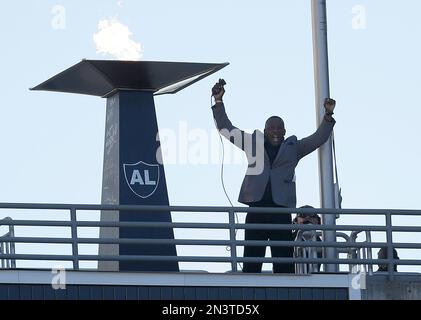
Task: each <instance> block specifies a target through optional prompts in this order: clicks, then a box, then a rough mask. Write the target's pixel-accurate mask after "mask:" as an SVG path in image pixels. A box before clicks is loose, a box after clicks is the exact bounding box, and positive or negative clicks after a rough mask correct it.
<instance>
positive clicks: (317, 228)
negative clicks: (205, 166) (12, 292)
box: [0, 203, 421, 279]
mask: <svg viewBox="0 0 421 320" xmlns="http://www.w3.org/2000/svg"><path fill="white" fill-rule="evenodd" d="M1 209H8V212H11V211H13V209H25V210H59V211H65V212H68V213H69V216H68V219H67V220H60V221H58V220H3V222H2V224H3V225H9V226H10V227H11V228H13V227H15V228H19V227H22V226H33V227H39V228H41V227H66V228H70V231H71V235H70V237H27V236H26V237H25V236H15V235H14V234H9V235H8V236H7V237H6V238H4V239H3V240H4V241H6V242H7V243H13V244H14V243H27V244H28V243H30V244H52V243H54V244H68V245H71V248H72V250H71V254H19V253H15V252H12V251H10V252H7V253H5V254H3V259H10V260H11V261H15V260H17V261H21V260H22V261H24V260H54V261H57V260H61V261H71V262H72V264H73V269H74V270H78V269H80V266H79V263H80V262H81V261H98V262H100V261H177V262H220V263H230V265H231V271H232V272H237V271H238V264H240V263H245V262H262V263H293V264H337V265H348V266H350V267H351V266H354V265H366V266H370V267H371V269H370V270H372V266H373V265H375V264H380V263H381V264H387V265H388V267H389V268H388V270H389V271H388V272H389V273H388V274H389V278H390V279H393V277H394V271H393V270H394V266H395V265H416V266H418V265H421V260H419V259H408V260H402V259H401V260H396V259H393V249H421V243H400V242H396V243H395V242H394V241H393V233H394V232H417V233H421V226H393V225H392V216H413V217H414V216H420V217H421V211H419V210H373V209H370V210H362V209H341V210H337V209H312V208H302V209H295V208H294V209H288V208H256V207H253V208H249V207H193V206H133V205H68V204H13V203H3V204H0V210H1ZM93 211H101V212H104V211H113V212H118V211H124V212H129V211H130V212H133V214H142V212H149V213H150V212H171V213H172V214H173V215H174V214H177V213H181V212H182V213H189V214H191V215H192V216H194V215H200V214H202V213H214V214H228V223H220V222H216V223H198V222H193V223H192V222H128V221H124V222H123V221H89V220H88V221H86V220H78V219H77V217H78V215H84V216H87V215H89V213H90V212H93ZM0 212H1V211H0ZM247 212H261V213H273V214H290V213H291V212H293V213H307V214H310V213H317V214H320V215H326V214H329V215H332V214H333V215H337V214H340V215H341V216H342V217H343V216H346V215H359V216H361V215H367V216H383V217H384V224H382V225H375V226H366V225H335V226H326V225H297V224H290V225H284V224H280V225H269V224H244V223H239V222H237V223H236V222H235V221H236V220H235V214H236V213H247ZM84 227H90V228H93V227H95V228H113V227H114V228H120V227H126V228H131V227H148V228H173V229H210V230H214V229H223V230H228V232H229V239H217V240H216V239H177V238H176V239H142V238H139V239H127V238H99V237H98V238H86V237H78V233H79V232H78V231H79V228H84ZM247 229H255V230H291V231H292V230H299V231H302V232H318V234H319V235H320V234H323V232H325V231H329V230H332V231H335V232H336V234H337V236H342V238H343V239H344V240H345V241H342V242H340V241H336V242H326V241H301V242H300V241H260V240H259V241H258V240H247V241H245V240H239V239H236V232H237V231H238V230H247ZM345 232H350V233H351V235H347V234H345ZM361 232H365V233H367V234H370V233H371V232H381V233H385V235H386V241H385V242H371V241H365V242H357V241H355V240H356V235H357V234H358V233H361ZM140 236H141V235H140ZM370 240H371V239H370ZM82 244H96V245H101V244H117V245H119V244H167V245H176V246H177V245H179V246H199V245H200V246H224V247H226V246H229V247H230V249H231V250H230V256H229V257H227V256H216V257H215V256H212V257H211V256H157V255H156V256H153V255H149V256H142V255H101V254H80V253H79V246H80V245H82ZM268 245H270V246H281V247H294V248H296V250H297V248H317V249H318V250H322V251H324V250H326V248H335V249H336V250H337V251H338V252H342V253H347V254H349V253H350V252H352V251H354V252H359V251H361V250H363V251H362V252H366V253H365V254H360V255H358V254H357V255H356V256H352V255H348V256H347V258H341V259H340V258H339V257H338V258H335V259H330V258H329V259H327V258H318V257H314V255H313V256H311V255H310V256H309V255H306V256H294V257H284V258H279V257H276V258H253V257H239V256H238V254H237V248H238V247H244V246H268ZM381 247H387V250H388V257H389V258H388V259H373V258H372V255H371V250H372V248H381ZM364 250H365V251H364ZM368 252H370V254H369V253H368Z"/></svg>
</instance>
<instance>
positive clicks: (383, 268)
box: [377, 247, 399, 272]
mask: <svg viewBox="0 0 421 320" xmlns="http://www.w3.org/2000/svg"><path fill="white" fill-rule="evenodd" d="M377 259H388V251H387V247H383V248H380V250H379V252H378V253H377ZM393 259H395V260H399V256H398V252H397V251H396V249H395V248H393ZM393 267H394V268H393V270H394V271H395V272H397V271H398V266H397V265H396V264H395V265H393ZM377 272H389V264H388V263H379V269H377Z"/></svg>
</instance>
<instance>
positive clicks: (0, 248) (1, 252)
mask: <svg viewBox="0 0 421 320" xmlns="http://www.w3.org/2000/svg"><path fill="white" fill-rule="evenodd" d="M3 254H4V252H3V242H0V255H3ZM4 262H5V260H4V259H3V258H1V268H2V269H4Z"/></svg>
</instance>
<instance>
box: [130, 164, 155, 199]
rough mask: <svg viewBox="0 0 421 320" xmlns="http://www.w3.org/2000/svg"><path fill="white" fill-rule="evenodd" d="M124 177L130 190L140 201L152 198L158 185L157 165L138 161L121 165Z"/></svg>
mask: <svg viewBox="0 0 421 320" xmlns="http://www.w3.org/2000/svg"><path fill="white" fill-rule="evenodd" d="M123 169H124V177H125V178H126V182H127V185H128V187H129V188H130V190H132V191H133V193H134V194H135V195H137V196H138V197H140V198H142V199H146V198H149V197H150V196H152V195H153V194H154V193H155V191H156V189H157V188H158V184H159V165H158V164H149V163H146V162H143V161H139V162H138V163H134V164H123Z"/></svg>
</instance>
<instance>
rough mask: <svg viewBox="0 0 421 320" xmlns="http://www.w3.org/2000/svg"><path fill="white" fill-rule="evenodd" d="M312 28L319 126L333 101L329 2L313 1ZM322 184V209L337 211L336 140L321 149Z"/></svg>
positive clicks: (328, 235) (329, 254)
mask: <svg viewBox="0 0 421 320" xmlns="http://www.w3.org/2000/svg"><path fill="white" fill-rule="evenodd" d="M311 11H312V24H313V57H314V80H315V89H316V95H315V96H316V115H317V125H319V124H320V123H321V122H322V121H323V117H324V107H323V101H324V99H325V98H328V97H330V92H329V59H328V48H327V18H326V0H312V1H311ZM318 154H319V184H320V199H321V207H322V208H334V207H335V190H334V181H333V156H332V137H330V138H329V140H328V141H327V142H326V143H325V144H324V145H323V146H321V147H320V148H319V150H318ZM335 219H336V217H335V215H330V214H325V215H323V216H322V220H323V224H325V225H335V223H336V221H335ZM323 239H324V241H330V242H334V241H336V234H335V231H325V232H323ZM325 256H326V258H330V259H333V258H336V257H337V252H336V250H335V248H326V251H325ZM338 269H339V268H338V265H334V264H327V265H325V271H326V272H337V271H338Z"/></svg>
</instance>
